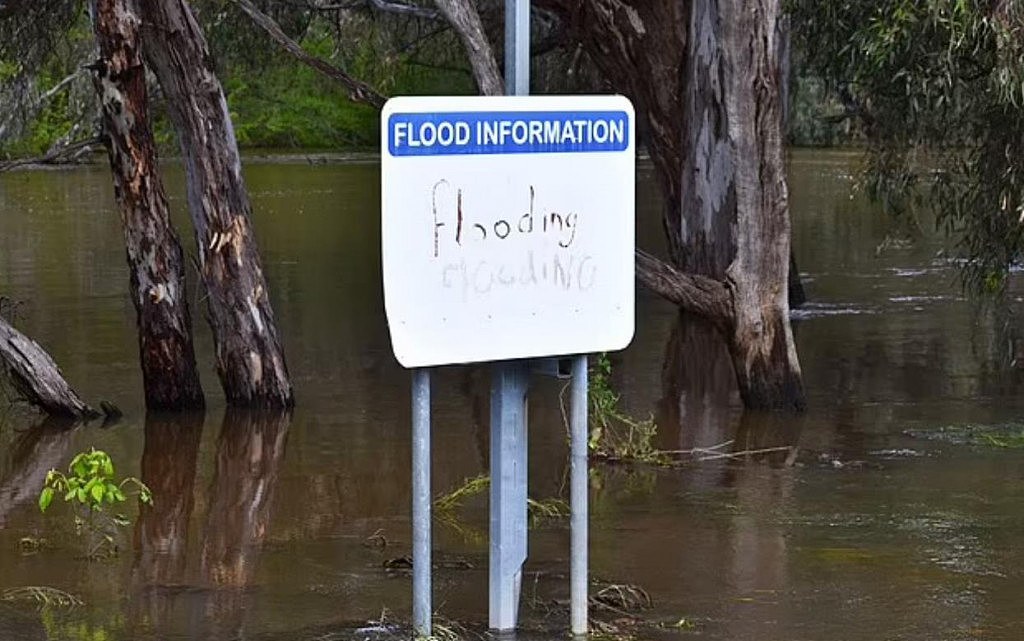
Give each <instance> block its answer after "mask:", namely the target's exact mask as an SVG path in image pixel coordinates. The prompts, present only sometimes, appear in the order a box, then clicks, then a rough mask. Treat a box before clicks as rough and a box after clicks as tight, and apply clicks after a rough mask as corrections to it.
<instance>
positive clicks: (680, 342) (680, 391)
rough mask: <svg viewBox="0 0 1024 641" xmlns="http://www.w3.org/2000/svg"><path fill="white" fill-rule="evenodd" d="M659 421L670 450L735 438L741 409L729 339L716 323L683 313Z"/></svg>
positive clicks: (667, 364) (668, 357)
mask: <svg viewBox="0 0 1024 641" xmlns="http://www.w3.org/2000/svg"><path fill="white" fill-rule="evenodd" d="M661 380H662V397H661V400H660V401H659V402H658V412H657V423H658V430H659V432H660V433H661V438H662V439H663V442H670V443H671V446H670V447H671V449H681V450H688V449H692V448H694V447H711V446H714V445H718V444H719V443H722V442H725V441H727V440H729V439H731V438H732V435H733V434H734V432H735V430H736V426H737V424H738V422H739V417H740V414H741V413H742V404H741V403H740V400H739V390H738V389H737V387H736V376H735V374H734V373H733V369H732V360H731V359H730V357H729V352H728V348H727V347H726V344H725V341H723V340H722V337H721V336H720V335H719V332H718V330H717V329H715V327H714V326H713V325H711V324H710V323H708V322H707V321H704V320H702V319H700V318H697V317H695V316H691V315H687V314H680V316H679V319H678V321H677V322H676V324H675V325H674V326H673V328H672V332H671V334H670V335H669V339H668V344H667V345H666V346H665V360H664V362H663V363H662V370H661Z"/></svg>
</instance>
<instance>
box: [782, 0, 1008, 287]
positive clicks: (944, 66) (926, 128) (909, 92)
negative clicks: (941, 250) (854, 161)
mask: <svg viewBox="0 0 1024 641" xmlns="http://www.w3.org/2000/svg"><path fill="white" fill-rule="evenodd" d="M788 9H789V10H790V12H791V15H792V24H793V29H794V49H795V50H796V51H797V52H798V53H799V54H802V56H803V57H804V58H800V56H797V59H800V60H801V61H803V62H806V67H807V68H806V69H801V73H805V74H806V73H810V74H816V75H818V76H820V77H822V78H824V79H826V80H827V81H828V82H829V83H831V84H832V85H833V86H835V87H836V88H837V89H836V91H837V93H839V94H840V95H841V96H842V99H843V102H844V104H845V107H846V109H845V112H846V113H845V114H844V115H845V116H849V117H854V118H856V119H857V122H858V123H859V124H860V125H861V127H862V128H863V132H864V135H865V136H866V138H867V142H868V145H867V150H868V162H867V163H866V170H865V173H864V176H863V178H862V183H863V185H864V186H866V187H867V190H868V193H869V195H870V196H871V197H872V198H873V199H874V200H876V201H877V202H879V203H881V204H882V205H883V206H884V207H885V208H886V209H887V210H888V211H889V212H890V213H892V214H893V215H894V220H895V221H896V222H897V223H899V224H901V226H909V227H911V228H912V227H913V226H915V225H916V224H917V221H916V214H915V213H914V212H915V210H917V209H918V208H919V206H921V205H923V206H927V207H928V208H930V209H931V210H932V211H933V212H934V213H935V221H936V225H937V227H938V228H939V229H940V230H942V231H943V232H945V233H946V234H947V235H948V236H949V238H950V241H951V244H953V245H954V246H955V247H956V249H957V250H958V252H957V253H958V254H959V255H958V256H954V258H955V259H961V260H958V261H957V262H958V264H959V265H961V267H962V274H963V276H964V281H965V283H966V284H967V285H968V286H969V287H971V288H972V289H974V290H975V291H979V292H983V293H998V292H1000V291H1002V290H1003V289H1004V287H1005V283H1006V278H1005V276H1006V274H1007V273H1008V272H1009V270H1010V267H1011V266H1013V265H1014V264H1020V263H1021V262H1024V215H1022V214H1024V3H1019V2H1002V3H992V2H983V1H981V0H956V1H947V2H938V1H935V0H837V1H836V2H827V3H825V2H819V1H817V0H789V1H788Z"/></svg>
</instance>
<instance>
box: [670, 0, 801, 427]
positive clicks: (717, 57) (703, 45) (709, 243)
mask: <svg viewBox="0 0 1024 641" xmlns="http://www.w3.org/2000/svg"><path fill="white" fill-rule="evenodd" d="M781 19H782V9H781V7H780V0H696V1H695V2H693V3H692V4H691V15H690V25H689V41H688V42H687V64H686V67H685V71H684V74H685V80H684V89H685V97H684V100H683V103H684V109H683V114H684V116H683V117H684V122H685V123H686V124H687V126H686V128H685V130H684V138H683V149H684V150H685V153H684V156H683V165H682V174H683V181H684V182H683V188H682V207H681V212H682V216H681V219H680V226H679V232H678V233H679V237H680V239H681V241H682V243H681V244H682V247H683V248H684V260H683V265H682V266H683V267H684V269H685V270H687V271H692V272H696V273H700V274H704V275H707V276H712V277H715V278H718V279H721V280H724V281H725V282H727V283H728V284H729V287H730V292H731V294H732V299H733V310H734V319H733V322H732V323H730V324H729V326H728V327H727V329H726V332H727V334H728V339H729V341H728V342H729V351H730V353H731V354H732V359H733V367H734V369H735V371H736V378H737V382H738V383H739V388H740V395H741V396H742V397H743V401H744V404H745V405H746V406H747V407H751V408H802V407H803V404H804V392H803V384H802V380H801V373H800V364H799V361H798V360H797V355H796V347H795V345H794V343H793V335H792V331H791V328H790V324H789V300H788V281H789V259H790V225H789V194H788V191H787V187H786V176H785V169H784V167H785V165H784V162H783V141H782V126H781V124H782V100H781V97H782V91H781V87H782V75H781V73H780V72H781V65H780V55H779V54H780V51H781V48H780V47H779V46H778V42H777V38H778V37H779V33H780V31H779V29H778V23H779V21H780V20H781Z"/></svg>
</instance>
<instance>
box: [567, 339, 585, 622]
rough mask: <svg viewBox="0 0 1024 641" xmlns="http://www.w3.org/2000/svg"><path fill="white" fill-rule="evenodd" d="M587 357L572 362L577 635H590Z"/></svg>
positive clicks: (572, 593)
mask: <svg viewBox="0 0 1024 641" xmlns="http://www.w3.org/2000/svg"><path fill="white" fill-rule="evenodd" d="M587 405H588V403H587V357H586V355H585V354H584V355H580V356H576V357H574V358H573V359H572V409H571V412H572V416H571V417H570V420H569V433H570V443H569V469H570V472H569V477H570V478H569V503H570V509H571V511H572V515H571V517H570V519H569V528H570V535H569V536H570V539H571V543H570V548H571V549H570V554H569V559H570V561H569V610H570V624H571V629H572V633H573V635H584V634H586V633H587V526H588V523H587V513H588V509H587V441H588V436H587V432H588V427H587V422H588V421H587V409H588V407H587Z"/></svg>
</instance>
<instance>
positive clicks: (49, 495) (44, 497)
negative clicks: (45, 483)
mask: <svg viewBox="0 0 1024 641" xmlns="http://www.w3.org/2000/svg"><path fill="white" fill-rule="evenodd" d="M51 501H53V488H52V487H44V488H43V491H42V492H40V493H39V511H40V512H45V511H46V508H48V507H50V502H51Z"/></svg>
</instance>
